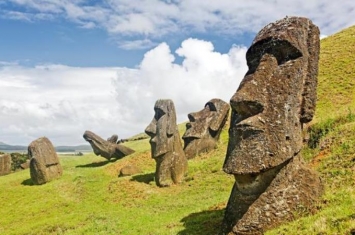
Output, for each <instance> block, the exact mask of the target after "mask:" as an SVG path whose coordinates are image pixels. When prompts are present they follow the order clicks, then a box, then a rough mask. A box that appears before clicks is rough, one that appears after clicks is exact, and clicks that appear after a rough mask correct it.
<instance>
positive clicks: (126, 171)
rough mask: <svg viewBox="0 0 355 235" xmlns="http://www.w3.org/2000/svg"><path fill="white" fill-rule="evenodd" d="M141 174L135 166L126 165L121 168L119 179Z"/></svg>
mask: <svg viewBox="0 0 355 235" xmlns="http://www.w3.org/2000/svg"><path fill="white" fill-rule="evenodd" d="M139 173H142V170H141V169H140V168H138V167H137V166H134V165H126V166H124V167H122V168H121V170H120V174H119V176H120V177H123V176H130V175H136V174H139Z"/></svg>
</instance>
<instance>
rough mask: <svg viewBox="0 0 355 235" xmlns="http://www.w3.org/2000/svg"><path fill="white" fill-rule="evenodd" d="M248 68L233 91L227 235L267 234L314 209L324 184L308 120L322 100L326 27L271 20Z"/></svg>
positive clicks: (257, 41) (249, 56)
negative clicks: (310, 147)
mask: <svg viewBox="0 0 355 235" xmlns="http://www.w3.org/2000/svg"><path fill="white" fill-rule="evenodd" d="M246 59H247V64H248V67H249V70H248V72H247V73H246V75H245V77H244V79H243V80H242V82H241V84H240V86H239V88H238V90H237V92H236V93H235V94H234V95H233V96H232V98H231V100H230V104H231V107H232V114H231V122H230V129H229V143H228V149H227V154H226V159H225V162H224V165H223V170H224V171H225V172H226V173H228V174H233V175H234V177H235V184H234V186H233V189H232V192H231V195H230V198H229V201H228V204H227V208H226V211H225V215H224V219H223V224H222V232H221V234H230V235H232V234H263V233H264V232H265V231H266V230H268V229H270V228H273V227H276V226H278V225H280V224H281V223H283V222H285V221H290V220H292V219H294V216H295V215H297V213H295V211H296V210H297V208H302V209H303V210H304V209H307V210H310V211H311V210H312V207H313V206H315V203H316V201H317V199H318V198H319V196H321V194H322V191H323V186H322V183H321V180H320V178H319V176H318V174H317V173H316V172H315V171H313V170H311V169H309V168H308V167H307V166H306V165H305V163H304V162H303V160H302V158H301V156H300V151H301V148H302V128H303V124H304V123H307V122H309V121H311V120H312V118H313V114H314V111H315V105H316V87H317V75H318V59H319V29H318V27H317V26H315V25H314V24H313V23H312V22H311V21H310V20H309V19H307V18H302V17H286V18H284V19H282V20H279V21H276V22H275V23H271V24H269V25H267V26H265V27H264V28H263V29H262V30H261V31H260V32H259V33H258V34H257V36H256V37H255V39H254V41H253V43H252V45H251V47H250V48H249V49H248V51H247V54H246Z"/></svg>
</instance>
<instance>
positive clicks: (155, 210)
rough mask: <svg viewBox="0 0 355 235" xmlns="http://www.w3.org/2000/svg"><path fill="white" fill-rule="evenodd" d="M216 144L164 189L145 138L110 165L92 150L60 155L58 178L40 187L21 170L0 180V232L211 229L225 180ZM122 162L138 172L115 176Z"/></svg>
mask: <svg viewBox="0 0 355 235" xmlns="http://www.w3.org/2000/svg"><path fill="white" fill-rule="evenodd" d="M140 141H143V142H144V141H145V142H147V141H148V140H140ZM128 143H129V142H128ZM128 143H127V144H128ZM136 144H137V143H136ZM144 146H145V147H144ZM147 146H148V147H147ZM221 148H222V149H216V150H213V151H212V152H210V153H209V154H202V155H200V156H198V157H197V158H196V159H194V160H191V161H190V162H189V172H188V174H187V177H186V181H185V182H184V183H183V184H181V185H179V186H173V187H169V188H159V187H157V186H156V185H155V183H154V169H155V162H154V160H153V159H151V157H150V150H149V145H147V143H141V150H139V151H137V152H136V153H134V154H132V155H130V156H127V157H126V158H124V159H121V160H118V161H116V162H106V160H105V159H103V158H101V157H96V156H94V155H93V154H90V155H85V156H77V157H75V156H68V157H61V158H60V161H61V164H62V165H63V168H64V170H63V172H64V174H63V176H62V177H61V178H60V179H57V180H54V181H51V182H49V183H47V184H45V185H41V186H35V185H31V180H30V176H29V171H28V170H24V171H21V172H17V173H14V174H10V175H7V176H4V177H0V200H1V201H2V202H3V203H2V206H1V207H0V214H2V215H6V216H3V217H2V218H1V223H0V234H201V233H202V234H208V233H210V232H211V231H215V232H218V228H219V223H220V222H221V219H222V216H223V208H224V207H225V204H226V198H228V196H229V193H230V190H231V187H232V184H233V178H232V177H230V176H228V175H226V174H225V173H223V172H222V170H221V168H222V164H223V159H224V153H225V144H223V145H221ZM126 164H135V165H137V166H138V167H140V168H141V169H142V170H143V172H144V173H142V174H139V175H135V176H132V177H122V178H119V177H117V175H118V171H119V169H120V168H121V167H122V166H124V165H126ZM197 228H198V229H197Z"/></svg>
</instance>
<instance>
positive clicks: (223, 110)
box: [210, 100, 229, 131]
mask: <svg viewBox="0 0 355 235" xmlns="http://www.w3.org/2000/svg"><path fill="white" fill-rule="evenodd" d="M218 106H219V107H218V108H217V110H216V112H217V114H216V116H215V117H214V118H213V120H212V121H211V124H210V129H211V130H213V131H218V129H219V128H220V127H221V126H223V125H224V123H225V121H226V117H227V115H228V112H229V104H228V103H226V102H224V101H222V100H221V101H220V104H219V105H218Z"/></svg>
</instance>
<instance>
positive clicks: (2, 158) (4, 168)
mask: <svg viewBox="0 0 355 235" xmlns="http://www.w3.org/2000/svg"><path fill="white" fill-rule="evenodd" d="M10 173H11V155H10V154H0V176H2V175H7V174H10Z"/></svg>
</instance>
